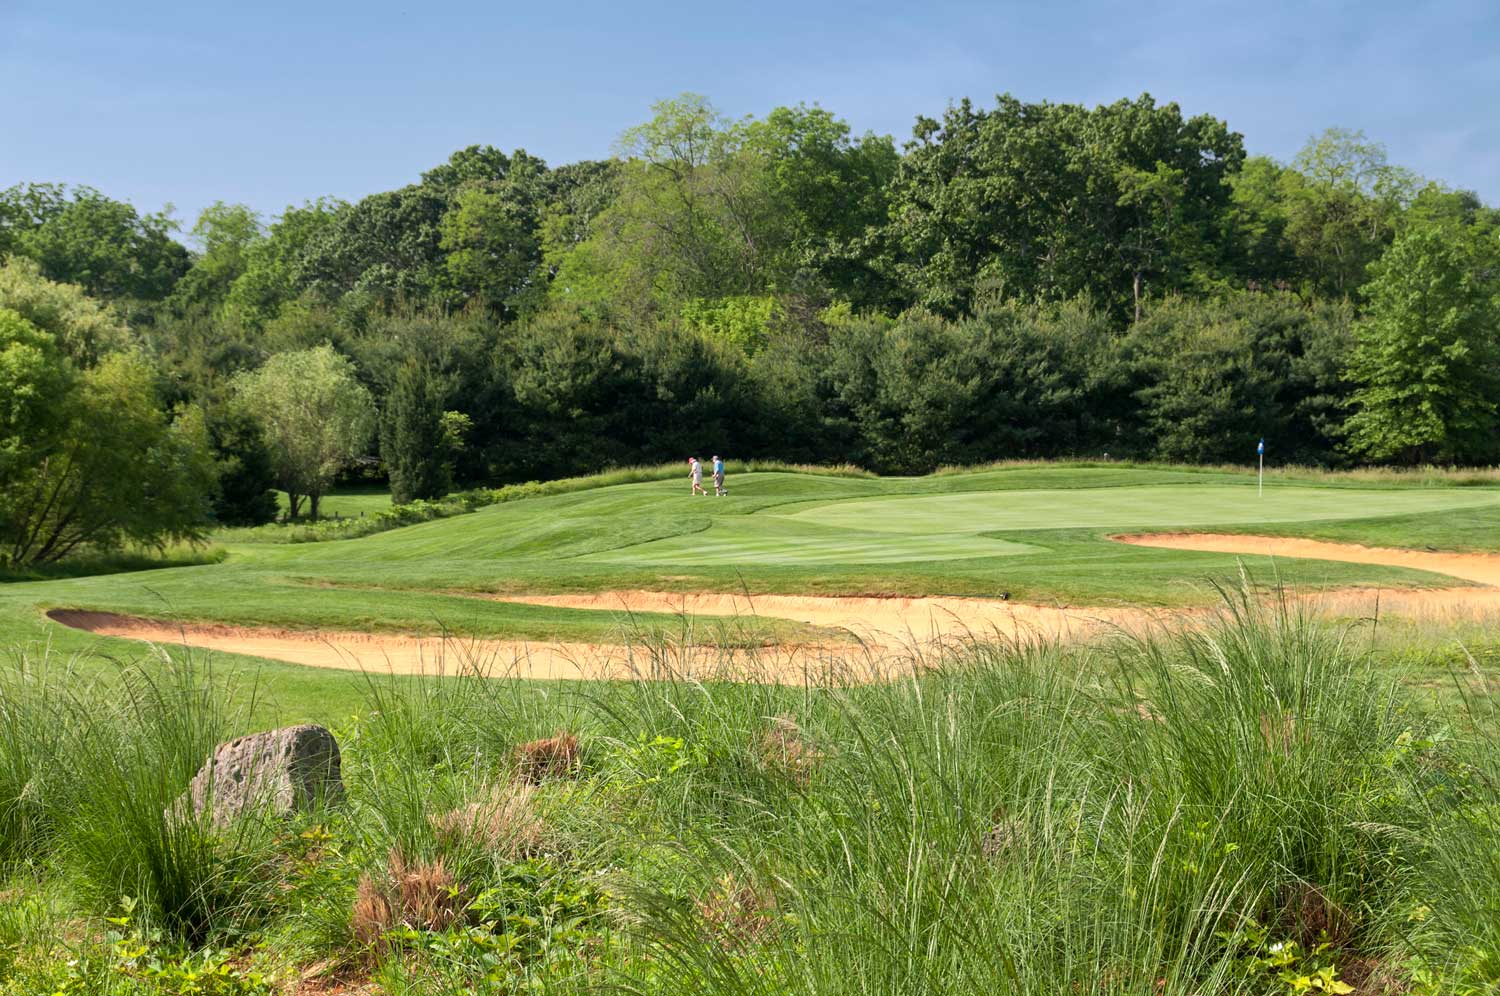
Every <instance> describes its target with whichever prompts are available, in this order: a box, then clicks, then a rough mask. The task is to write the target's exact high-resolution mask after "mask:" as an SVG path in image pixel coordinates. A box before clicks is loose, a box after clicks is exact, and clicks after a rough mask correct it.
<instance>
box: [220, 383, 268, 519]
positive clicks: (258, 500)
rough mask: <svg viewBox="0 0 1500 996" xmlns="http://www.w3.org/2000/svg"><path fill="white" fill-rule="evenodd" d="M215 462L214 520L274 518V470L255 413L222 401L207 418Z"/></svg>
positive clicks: (263, 433)
mask: <svg viewBox="0 0 1500 996" xmlns="http://www.w3.org/2000/svg"><path fill="white" fill-rule="evenodd" d="M208 432H209V439H210V442H211V444H212V446H213V454H214V461H215V463H216V464H217V474H218V487H217V488H216V489H215V492H214V501H213V513H214V521H216V522H219V523H222V524H223V525H226V526H258V525H261V524H262V523H266V522H270V521H271V520H273V519H275V518H276V512H277V503H276V490H275V488H276V470H275V467H273V466H272V464H271V451H270V447H269V446H267V444H266V438H265V431H264V430H263V429H262V428H261V425H260V422H258V421H257V420H256V419H255V418H254V416H252V415H251V414H250V413H249V412H247V411H245V410H244V408H242V407H238V406H235V405H221V406H219V407H217V408H215V409H214V410H213V411H212V412H211V414H210V416H209V418H208Z"/></svg>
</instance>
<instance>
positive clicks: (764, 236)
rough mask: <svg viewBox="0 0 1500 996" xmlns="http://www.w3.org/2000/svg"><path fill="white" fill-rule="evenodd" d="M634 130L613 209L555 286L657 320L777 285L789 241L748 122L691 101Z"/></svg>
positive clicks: (666, 107) (627, 137) (665, 104)
mask: <svg viewBox="0 0 1500 996" xmlns="http://www.w3.org/2000/svg"><path fill="white" fill-rule="evenodd" d="M652 110H653V111H654V116H653V117H652V119H651V120H650V121H647V122H645V123H644V124H641V125H638V126H636V127H634V128H630V129H628V130H627V131H626V132H625V133H624V134H623V135H622V136H621V138H620V141H619V143H618V146H617V150H618V153H619V156H620V158H621V159H622V160H623V162H622V165H621V168H620V172H619V189H618V194H617V196H616V197H615V199H614V202H613V203H612V204H611V205H610V206H609V208H607V209H606V210H604V211H603V212H602V213H601V214H600V215H599V216H598V217H597V218H596V219H595V220H594V223H593V225H592V226H591V234H590V237H589V238H588V239H587V240H586V241H585V242H584V243H582V244H581V245H579V246H577V247H576V248H574V249H573V250H572V251H571V252H570V253H569V254H568V256H567V258H566V259H564V260H562V261H561V262H560V266H559V272H558V277H557V281H556V283H555V284H554V287H555V288H556V289H557V290H560V292H561V293H562V294H564V295H567V296H569V297H570V298H571V299H573V300H575V301H583V302H586V303H593V304H595V305H596V306H597V305H599V304H604V303H608V304H611V305H613V306H614V307H616V308H617V309H619V310H623V311H624V312H626V313H628V314H632V315H638V316H647V317H654V316H655V315H657V314H660V313H662V312H663V311H665V312H666V313H670V312H671V311H672V310H674V309H675V306H676V305H677V304H678V303H680V302H682V301H684V300H688V299H691V298H715V297H723V296H728V295H744V294H759V293H763V292H765V291H766V290H768V289H771V288H773V287H774V286H776V284H777V282H778V279H779V277H780V276H781V264H782V263H783V262H784V260H785V253H786V248H787V246H788V245H789V244H790V241H791V235H790V232H791V229H790V227H789V224H788V221H789V218H788V215H787V214H786V212H784V211H782V210H781V209H780V204H779V202H778V200H777V198H776V197H775V196H774V192H773V189H772V186H771V183H770V180H769V172H768V165H769V164H768V163H767V161H766V159H765V157H764V156H761V155H758V154H756V153H755V151H754V150H752V149H750V148H748V147H747V145H746V131H745V125H744V122H736V121H730V120H728V119H727V118H725V117H724V116H723V115H721V114H720V113H719V112H718V111H717V110H716V109H715V108H714V106H713V105H712V104H711V103H710V102H709V101H708V100H707V98H705V97H702V96H699V95H697V94H684V95H682V96H681V97H678V98H675V99H673V100H665V101H660V102H658V103H656V104H654V105H653V106H652Z"/></svg>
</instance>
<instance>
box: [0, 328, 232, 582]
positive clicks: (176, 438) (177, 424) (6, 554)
mask: <svg viewBox="0 0 1500 996" xmlns="http://www.w3.org/2000/svg"><path fill="white" fill-rule="evenodd" d="M154 378H155V374H154V372H153V371H152V370H151V368H150V367H149V366H148V365H147V364H146V363H145V362H144V361H142V360H141V359H140V358H139V357H138V356H135V355H132V354H129V353H117V354H114V355H112V356H109V357H107V358H106V359H105V360H104V361H102V362H101V363H100V364H99V365H98V366H97V367H95V368H93V369H91V370H88V371H85V372H84V373H83V374H82V375H81V376H80V377H79V378H78V379H77V381H76V382H75V383H76V387H75V389H74V390H72V391H70V392H68V393H67V394H65V395H64V396H63V397H60V398H57V399H54V403H56V404H58V405H59V406H60V407H61V408H62V410H63V411H65V412H66V420H65V423H64V424H63V425H62V426H61V427H60V429H59V431H58V434H57V436H56V437H55V439H54V440H53V441H52V443H51V445H50V446H48V447H47V448H46V450H45V451H44V452H39V453H37V454H35V458H34V459H32V460H31V461H30V462H29V466H27V467H25V468H24V469H22V471H21V472H20V473H18V474H13V475H11V477H12V479H11V481H10V483H9V484H7V485H6V486H5V487H4V488H3V489H0V560H4V561H5V562H8V563H9V564H11V565H13V566H23V565H27V564H44V563H50V562H53V561H57V560H61V559H62V558H64V557H66V556H68V555H69V554H72V553H74V552H76V551H78V550H80V549H83V548H92V549H100V550H111V549H118V548H119V547H121V546H122V545H124V544H126V543H136V544H141V545H148V546H160V545H162V544H164V543H166V542H168V541H170V540H183V539H187V540H193V539H197V538H199V537H200V536H201V535H202V533H203V530H204V528H205V527H206V526H207V524H208V522H209V502H210V496H211V495H212V492H213V488H214V465H213V459H212V455H211V453H210V449H209V444H208V438H207V433H206V431H205V428H204V425H203V420H202V417H201V414H200V413H197V412H195V411H188V412H184V413H183V414H182V415H181V416H180V417H179V418H178V419H176V420H175V421H174V420H172V419H169V418H168V417H167V415H166V414H165V413H164V412H163V411H162V408H161V405H160V401H159V399H158V397H157V395H156V391H155V388H154Z"/></svg>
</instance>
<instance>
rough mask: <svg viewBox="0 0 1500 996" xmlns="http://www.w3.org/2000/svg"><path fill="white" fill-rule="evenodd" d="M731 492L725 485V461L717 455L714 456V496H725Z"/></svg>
mask: <svg viewBox="0 0 1500 996" xmlns="http://www.w3.org/2000/svg"><path fill="white" fill-rule="evenodd" d="M727 494H729V491H728V489H726V488H725V487H724V461H723V460H722V459H720V458H719V457H718V456H717V455H716V456H715V457H714V497H716V498H723V497H724V496H725V495H727Z"/></svg>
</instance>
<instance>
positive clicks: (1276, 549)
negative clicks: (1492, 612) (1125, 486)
mask: <svg viewBox="0 0 1500 996" xmlns="http://www.w3.org/2000/svg"><path fill="white" fill-rule="evenodd" d="M1112 538H1113V539H1115V540H1117V541H1119V542H1121V543H1131V544H1134V545H1136V546H1156V547H1164V548H1167V549H1171V550H1202V551H1205V552H1208V553H1237V554H1241V555H1243V556H1268V557H1293V558H1302V559H1308V560H1337V561H1342V562H1344V563H1350V564H1380V565H1382V566H1385V567H1410V568H1413V569H1415V570H1419V571H1432V572H1433V573H1435V574H1446V575H1448V576H1449V577H1455V578H1461V579H1463V580H1465V581H1474V582H1477V583H1479V584H1483V585H1490V586H1500V554H1494V553H1438V552H1432V553H1428V552H1425V551H1421V550H1398V549H1393V548H1390V547H1379V546H1359V545H1357V544H1354V543H1326V542H1324V541H1322V540H1309V539H1291V538H1288V537H1284V536H1235V535H1232V534H1222V533H1143V534H1139V535H1131V536H1115V537H1112Z"/></svg>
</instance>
